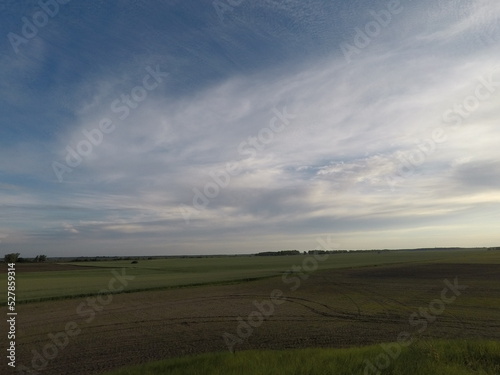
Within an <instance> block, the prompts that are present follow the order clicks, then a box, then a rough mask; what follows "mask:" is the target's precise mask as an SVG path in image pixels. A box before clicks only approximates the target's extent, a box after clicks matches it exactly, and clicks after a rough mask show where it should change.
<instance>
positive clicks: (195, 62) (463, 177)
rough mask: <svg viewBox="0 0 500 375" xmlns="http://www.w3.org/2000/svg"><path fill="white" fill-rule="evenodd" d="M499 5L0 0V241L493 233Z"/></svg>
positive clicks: (304, 244) (499, 163)
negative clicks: (0, 76)
mask: <svg viewBox="0 0 500 375" xmlns="http://www.w3.org/2000/svg"><path fill="white" fill-rule="evenodd" d="M499 21H500V3H499V2H498V1H496V0H439V1H436V0H432V1H430V0H428V1H425V0H424V1H414V0H413V1H412V0H401V1H398V0H390V1H365V0H353V1H336V0H310V1H303V0H281V1H277V0H255V1H250V0H215V1H211V0H209V1H202V0H196V1H194V0H182V1H181V0H170V1H169V0H165V1H152V0H151V1H141V0H130V1H127V0H122V1H117V0H115V1H98V0H92V1H76V0H72V1H68V0H58V1H56V0H41V1H31V0H29V1H14V0H5V1H2V2H1V3H0V71H1V73H2V79H1V80H0V98H1V99H0V113H1V116H0V210H1V211H0V213H1V214H0V249H1V250H3V252H4V253H8V252H20V253H21V256H26V257H30V256H35V255H37V254H46V255H48V256H79V255H88V256H94V255H198V254H236V253H255V252H260V251H276V250H283V249H298V250H310V249H316V248H318V249H319V248H324V249H377V248H381V249H386V248H387V249H398V248H419V247H448V246H450V247H451V246H463V247H467V246H473V247H476V246H498V245H500V234H499V231H498V224H499V222H500V190H499V187H500V151H499V147H498V140H499V139H500V126H499V123H498V121H499V120H498V119H499V118H500V107H499V105H498V103H499V99H500V48H498V44H499V42H500V25H499ZM318 239H328V241H326V242H325V240H324V241H323V242H319V241H318ZM322 244H323V245H322ZM325 244H326V245H325Z"/></svg>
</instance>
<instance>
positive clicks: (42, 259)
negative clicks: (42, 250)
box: [35, 255, 47, 263]
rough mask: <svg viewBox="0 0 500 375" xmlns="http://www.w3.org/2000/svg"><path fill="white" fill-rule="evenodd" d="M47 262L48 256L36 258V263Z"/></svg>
mask: <svg viewBox="0 0 500 375" xmlns="http://www.w3.org/2000/svg"><path fill="white" fill-rule="evenodd" d="M46 260H47V255H37V256H36V257H35V262H36V263H41V262H45V261H46Z"/></svg>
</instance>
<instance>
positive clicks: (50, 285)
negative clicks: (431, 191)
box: [0, 250, 500, 305]
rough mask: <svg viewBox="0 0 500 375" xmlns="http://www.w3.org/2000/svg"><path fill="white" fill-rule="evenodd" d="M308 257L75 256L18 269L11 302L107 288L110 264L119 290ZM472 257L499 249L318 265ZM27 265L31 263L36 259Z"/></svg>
mask: <svg viewBox="0 0 500 375" xmlns="http://www.w3.org/2000/svg"><path fill="white" fill-rule="evenodd" d="M308 257H310V256H307V255H298V256H276V257H252V256H240V257H213V258H171V259H153V260H140V261H139V262H138V263H137V264H132V263H131V262H130V261H100V262H81V263H78V262H75V263H71V264H72V265H79V266H82V267H81V269H80V270H73V271H45V272H24V273H22V272H18V274H17V278H16V282H17V285H16V287H17V288H16V289H17V302H18V303H20V302H21V303H22V302H35V301H44V300H57V299H65V298H77V297H81V296H86V295H93V294H97V293H98V292H99V291H100V290H102V289H106V288H107V285H108V283H109V281H110V280H111V279H112V278H113V274H112V270H113V269H114V270H120V269H122V268H125V269H126V274H127V275H132V276H135V279H134V280H133V281H130V283H129V285H128V286H127V288H126V289H125V290H124V292H131V291H146V290H158V289H167V288H173V287H182V286H193V285H213V284H220V283H224V282H238V281H248V280H253V279H261V278H267V277H272V276H277V275H281V274H282V273H283V272H286V271H287V270H290V269H291V268H292V267H293V266H301V265H302V262H303V261H304V259H306V258H308ZM472 261H474V262H483V263H490V264H491V263H500V251H485V250H445V251H439V250H438V251H434V250H429V251H389V252H381V253H377V252H362V253H353V252H351V253H341V254H335V255H330V256H329V257H328V259H327V260H325V261H321V262H319V264H318V267H319V268H320V269H338V268H352V267H364V266H381V265H385V264H396V263H422V262H457V263H467V262H472ZM30 266H33V267H36V264H33V265H30ZM5 277H6V274H1V275H0V282H3V281H2V280H4V279H5ZM6 297H7V296H6V293H2V294H1V295H0V304H1V305H5V303H6V299H7V298H6Z"/></svg>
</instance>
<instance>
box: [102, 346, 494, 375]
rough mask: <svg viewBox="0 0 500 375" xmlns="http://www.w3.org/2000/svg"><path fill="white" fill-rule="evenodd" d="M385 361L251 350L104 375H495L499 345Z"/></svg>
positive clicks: (367, 350)
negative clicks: (381, 374)
mask: <svg viewBox="0 0 500 375" xmlns="http://www.w3.org/2000/svg"><path fill="white" fill-rule="evenodd" d="M394 346H395V347H396V346H397V344H394ZM394 353H396V354H397V351H395V352H394ZM389 358H390V357H389V356H388V355H387V354H386V352H384V350H383V349H382V347H381V346H380V345H374V346H369V347H364V348H350V349H300V350H284V351H270V350H265V351H258V350H252V351H244V352H237V353H236V354H231V353H214V354H204V355H199V356H194V357H184V358H176V359H169V360H164V361H159V362H153V363H147V364H144V365H139V366H133V367H128V368H123V369H120V370H117V371H112V372H107V373H106V374H104V375H162V374H169V375H184V374H189V375H191V374H203V375H233V374H234V375H247V374H248V375H254V374H260V375H285V374H286V375H293V374H297V375H299V374H300V375H327V374H343V375H361V374H363V375H375V374H377V372H376V371H377V369H375V370H374V368H375V367H377V364H379V366H378V367H379V369H380V370H382V373H383V374H384V375H429V374H439V375H498V374H500V343H499V342H495V341H471V342H466V341H463V340H455V341H441V340H433V341H421V342H417V343H415V344H413V345H411V346H409V347H405V348H402V350H401V352H400V355H399V356H397V355H394V358H390V359H389ZM384 359H385V360H384ZM387 359H389V361H388V362H387ZM371 364H372V365H373V366H374V368H372V367H370V365H371Z"/></svg>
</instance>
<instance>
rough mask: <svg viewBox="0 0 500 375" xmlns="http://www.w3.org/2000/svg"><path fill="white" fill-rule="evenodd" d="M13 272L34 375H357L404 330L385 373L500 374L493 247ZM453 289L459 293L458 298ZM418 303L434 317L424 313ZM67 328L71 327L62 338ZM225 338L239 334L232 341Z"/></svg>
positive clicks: (22, 336)
mask: <svg viewBox="0 0 500 375" xmlns="http://www.w3.org/2000/svg"><path fill="white" fill-rule="evenodd" d="M318 259H321V258H318ZM16 268H17V274H16V282H17V289H16V297H17V301H18V305H17V306H16V312H17V313H18V315H17V317H16V321H17V324H18V326H17V328H18V336H17V337H16V340H17V341H16V345H17V347H16V348H17V355H18V362H19V364H20V365H23V366H28V367H29V368H32V369H34V370H36V371H37V373H40V374H46V373H47V374H66V373H67V374H72V375H100V374H103V373H106V371H118V372H115V373H113V375H115V374H117V375H118V374H119V375H125V374H129V375H136V374H151V375H152V374H155V375H156V374H169V375H170V374H174V375H175V374H221V375H222V374H224V375H225V374H230V375H231V374H243V375H245V374H278V375H281V374H283V375H284V374H301V375H302V374H311V375H314V374H334V373H335V374H346V375H361V374H363V371H364V368H365V367H364V366H366V365H367V362H366V360H369V361H376V359H377V356H378V355H380V353H382V354H383V353H384V352H383V349H381V347H380V343H390V342H394V341H397V339H398V335H399V334H400V333H401V332H408V333H409V334H410V335H411V337H412V338H414V339H415V340H414V343H413V344H412V345H411V346H409V347H407V348H404V350H402V353H401V355H400V356H398V358H397V359H394V361H391V365H390V367H388V369H387V370H386V371H384V372H383V374H392V375H407V374H412V375H421V374H422V375H423V374H425V375H427V374H440V375H451V374H453V375H472V374H474V375H485V374H488V375H493V374H495V375H498V374H500V371H499V369H498V363H499V362H500V361H499V358H498V353H499V352H500V350H499V345H500V324H499V321H498V317H499V316H500V299H499V298H498V297H499V296H500V251H493V250H491V251H489V250H485V249H469V250H467V249H462V250H426V251H387V252H384V251H382V252H376V251H375V252H359V253H355V252H351V253H336V254H331V255H329V256H328V257H327V259H325V260H315V259H314V257H312V256H311V255H300V256H271V257H269V256H265V257H257V256H237V257H206V258H167V259H151V260H139V261H138V263H136V264H133V263H132V262H131V261H130V260H128V261H98V262H81V263H74V262H71V263H66V264H56V263H52V262H47V263H41V264H21V263H20V264H18V265H17V266H16ZM4 271H5V270H4ZM122 274H124V275H127V276H133V280H129V281H127V282H126V283H125V284H126V287H125V288H124V290H123V291H121V292H119V293H117V294H114V295H107V292H106V291H105V290H106V289H107V288H109V285H110V281H112V280H114V279H115V280H116V275H122ZM5 276H6V274H5V272H4V273H3V274H1V275H0V278H2V279H5ZM450 283H451V284H450ZM118 284H119V283H118ZM452 284H453V285H460V286H462V288H463V289H461V291H460V293H455V292H454V291H453V290H454V289H452V288H450V287H449V285H452ZM443 288H444V289H443ZM443 290H445V293H444V294H443ZM274 291H279V292H280V293H281V295H282V299H281V303H279V304H274V303H275V302H270V301H272V298H271V296H272V295H273V292H274ZM443 296H444V297H443ZM454 296H455V297H456V298H454ZM2 297H3V301H4V302H5V295H3V296H2ZM443 298H446V301H447V302H443V301H444V300H442V299H443ZM440 300H441V302H439V301H440ZM19 301H21V302H22V303H19ZM266 303H267V306H269V303H273V304H274V305H273V308H272V312H271V313H269V314H268V315H266V317H265V318H264V317H263V318H262V320H261V321H260V322H259V323H258V324H257V325H256V326H254V327H253V328H252V329H251V330H250V331H251V332H250V333H248V335H247V334H243V336H242V334H240V333H238V332H242V331H239V330H240V327H241V324H242V322H246V321H250V320H249V319H250V317H251V316H254V317H255V314H256V313H259V311H262V310H259V308H258V307H257V306H263V305H264V304H266ZM440 303H441V306H442V310H440ZM426 311H427V314H430V312H431V311H434V312H433V313H432V314H431V315H429V317H425V318H424V315H422V314H424V312H426ZM436 311H437V312H436ZM252 314H253V315H252ZM260 314H261V315H262V314H263V313H262V312H261V313H260ZM415 314H417V318H418V319H417V320H416V321H415V320H413V321H412V318H411V317H412V316H414V315H415ZM264 315H265V314H264ZM262 316H263V315H262ZM68 327H73V328H71V330H75V327H76V328H77V330H78V333H77V334H75V335H72V336H71V337H70V335H69V334H68V333H67V330H68ZM228 335H233V336H232V337H236V336H235V335H239V336H238V337H239V339H238V340H236V341H234V342H233V343H228V341H227V337H228ZM54 337H56V338H57V339H54ZM54 340H55V341H54ZM436 340H437V341H436ZM443 340H444V341H443ZM54 345H58V348H56V349H57V352H56V354H55V355H54V354H53V352H54V348H55V346H54ZM232 350H234V351H235V354H232V353H231V352H230V351H232ZM44 351H45V352H44ZM35 353H37V354H35ZM40 353H46V354H45V356H44V357H41V354H40ZM85 358H91V360H84V359H85ZM158 361H160V362H158ZM137 365H139V366H140V367H135V366H137ZM37 366H38V367H44V369H45V367H46V369H45V371H40V369H39V368H36V367H37ZM495 366H496V367H495ZM201 369H203V371H202V370H201ZM42 370H43V369H42ZM13 374H14V372H13ZM363 375H365V374H363ZM367 375H371V373H370V372H368V373H367Z"/></svg>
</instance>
